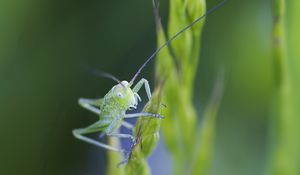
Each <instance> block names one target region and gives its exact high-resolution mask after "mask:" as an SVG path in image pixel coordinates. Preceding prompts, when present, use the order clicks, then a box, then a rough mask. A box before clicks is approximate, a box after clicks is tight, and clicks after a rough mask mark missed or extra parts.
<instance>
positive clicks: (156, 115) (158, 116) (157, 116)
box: [153, 114, 165, 118]
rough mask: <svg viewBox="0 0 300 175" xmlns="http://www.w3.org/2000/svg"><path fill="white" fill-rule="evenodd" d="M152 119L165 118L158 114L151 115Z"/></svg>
mask: <svg viewBox="0 0 300 175" xmlns="http://www.w3.org/2000/svg"><path fill="white" fill-rule="evenodd" d="M153 117H155V118H165V117H164V116H162V115H160V114H153Z"/></svg>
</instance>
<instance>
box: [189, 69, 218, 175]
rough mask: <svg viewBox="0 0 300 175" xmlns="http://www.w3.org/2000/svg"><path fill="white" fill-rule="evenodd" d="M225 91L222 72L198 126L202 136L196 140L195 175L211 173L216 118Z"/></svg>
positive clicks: (193, 170)
mask: <svg viewBox="0 0 300 175" xmlns="http://www.w3.org/2000/svg"><path fill="white" fill-rule="evenodd" d="M223 91H224V72H220V73H219V76H218V77H217V80H216V82H215V85H214V88H213V92H212V95H211V98H210V101H209V103H208V105H207V106H206V108H205V111H204V119H203V123H202V127H201V128H198V130H199V131H198V132H197V134H199V135H200V136H199V137H197V138H200V139H199V140H198V143H197V142H196V144H195V148H194V150H198V152H195V158H194V159H195V161H193V166H194V168H191V170H192V173H191V174H193V175H201V174H203V175H207V174H209V171H210V167H211V163H212V157H213V155H212V154H213V147H214V138H215V130H216V128H215V127H216V118H217V115H218V111H219V107H220V103H221V100H222V97H223ZM199 148H200V149H199Z"/></svg>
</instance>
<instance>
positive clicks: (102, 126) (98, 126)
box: [73, 79, 162, 153]
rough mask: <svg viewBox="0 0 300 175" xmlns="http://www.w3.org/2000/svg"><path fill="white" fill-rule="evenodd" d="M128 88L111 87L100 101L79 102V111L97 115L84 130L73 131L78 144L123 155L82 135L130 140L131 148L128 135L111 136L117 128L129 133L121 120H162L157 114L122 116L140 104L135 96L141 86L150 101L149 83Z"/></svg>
mask: <svg viewBox="0 0 300 175" xmlns="http://www.w3.org/2000/svg"><path fill="white" fill-rule="evenodd" d="M131 85H132V84H131V83H128V82H127V81H122V82H119V83H118V84H117V85H115V86H114V87H112V89H111V90H110V91H109V92H108V93H107V94H106V95H105V96H104V97H103V98H101V99H95V100H93V99H83V98H81V99H79V104H80V105H81V106H82V107H84V108H86V109H88V110H90V111H92V112H94V113H96V114H98V115H99V120H98V121H97V122H95V123H94V124H92V125H90V126H88V127H86V128H81V129H75V130H73V135H74V136H75V137H76V138H78V139H80V140H83V141H85V142H88V143H90V144H93V145H96V146H99V147H102V148H106V149H109V150H111V151H118V152H124V153H125V152H127V151H126V150H123V149H120V148H115V147H112V146H110V145H107V144H104V143H101V142H99V141H96V140H94V139H91V138H89V137H86V136H84V134H89V133H94V132H102V134H101V136H104V135H107V136H110V137H117V138H126V139H130V140H131V141H132V144H134V142H135V139H134V138H133V136H132V135H130V134H122V133H117V132H115V131H116V130H117V129H118V128H119V127H120V126H121V125H123V126H124V127H127V128H129V129H132V128H133V126H132V125H131V124H130V123H127V122H126V121H124V120H123V119H126V118H134V117H154V118H162V116H161V115H159V114H151V113H144V112H142V113H134V114H126V111H127V110H133V109H136V108H137V105H138V102H139V101H141V98H140V96H139V95H138V91H139V90H140V89H141V87H142V86H143V85H145V89H146V93H147V96H148V99H150V98H151V91H150V87H149V83H148V81H147V80H146V79H141V80H140V81H139V82H138V83H137V84H136V85H135V86H134V88H133V89H131V88H130V87H131Z"/></svg>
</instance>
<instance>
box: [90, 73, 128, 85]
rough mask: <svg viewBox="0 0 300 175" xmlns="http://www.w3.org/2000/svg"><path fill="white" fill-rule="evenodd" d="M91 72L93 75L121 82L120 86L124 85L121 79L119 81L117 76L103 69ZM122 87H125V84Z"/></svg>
mask: <svg viewBox="0 0 300 175" xmlns="http://www.w3.org/2000/svg"><path fill="white" fill-rule="evenodd" d="M92 73H93V74H94V75H97V76H101V77H104V78H108V79H111V80H113V81H115V82H117V83H119V84H121V85H122V86H124V85H123V84H122V83H121V81H120V80H119V79H118V78H117V77H115V76H113V75H112V74H110V73H107V72H103V71H100V70H92ZM124 87H125V86H124Z"/></svg>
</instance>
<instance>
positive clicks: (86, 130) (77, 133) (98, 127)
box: [73, 121, 128, 153]
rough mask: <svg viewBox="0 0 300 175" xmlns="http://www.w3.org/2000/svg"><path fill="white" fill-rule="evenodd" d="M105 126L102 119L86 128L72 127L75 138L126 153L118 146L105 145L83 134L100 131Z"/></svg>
mask: <svg viewBox="0 0 300 175" xmlns="http://www.w3.org/2000/svg"><path fill="white" fill-rule="evenodd" d="M105 127H107V124H104V123H103V121H98V122H96V123H94V124H92V125H90V126H89V127H86V128H80V129H74V130H73V135H74V137H75V138H77V139H79V140H82V141H84V142H87V143H89V144H92V145H95V146H98V147H101V148H105V149H108V150H110V151H116V152H121V153H127V152H128V151H126V150H124V149H120V148H115V147H113V146H110V145H107V144H105V143H101V142H99V141H97V140H94V139H91V138H89V137H87V136H84V134H89V133H94V132H99V131H102V130H103V128H105Z"/></svg>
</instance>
